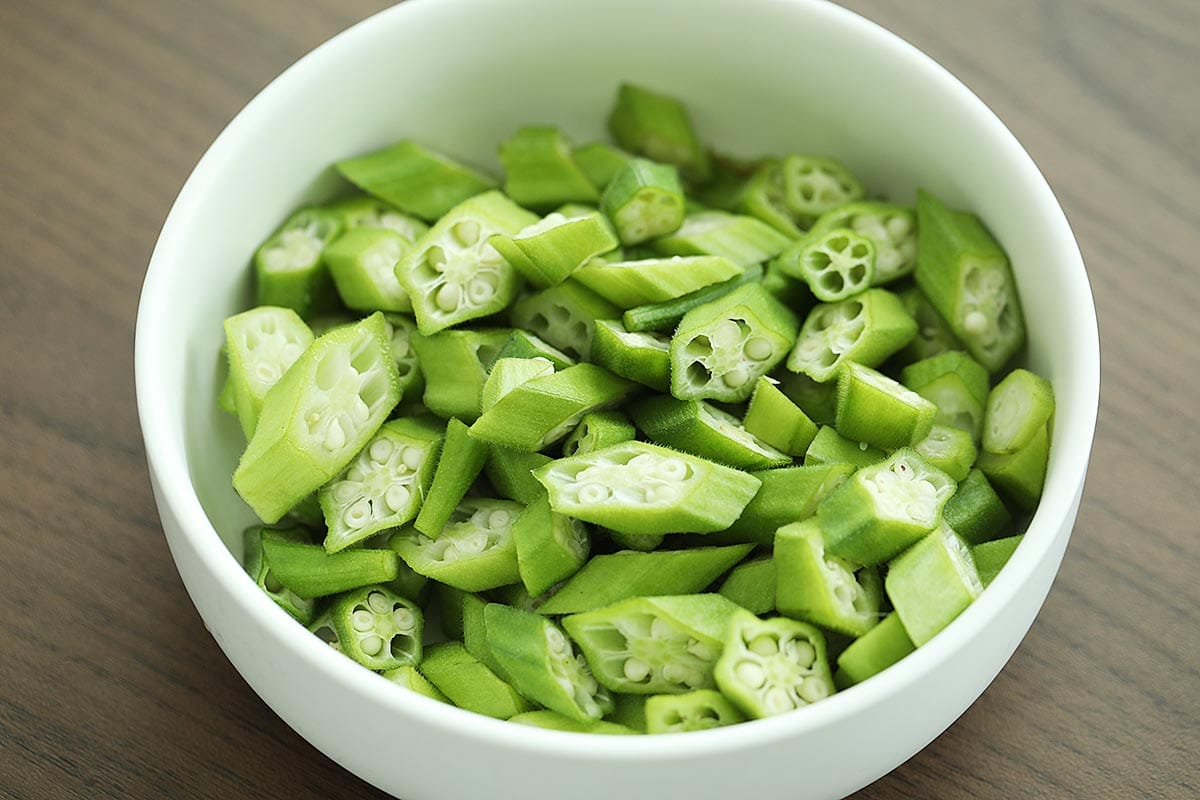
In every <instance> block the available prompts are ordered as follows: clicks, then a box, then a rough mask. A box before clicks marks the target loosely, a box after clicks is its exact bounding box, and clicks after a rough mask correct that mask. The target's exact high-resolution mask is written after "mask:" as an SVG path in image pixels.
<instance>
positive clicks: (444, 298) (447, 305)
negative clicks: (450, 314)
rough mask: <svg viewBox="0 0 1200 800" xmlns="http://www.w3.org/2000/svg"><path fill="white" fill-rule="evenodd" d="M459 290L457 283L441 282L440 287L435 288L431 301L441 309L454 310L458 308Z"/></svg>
mask: <svg viewBox="0 0 1200 800" xmlns="http://www.w3.org/2000/svg"><path fill="white" fill-rule="evenodd" d="M460 295H461V292H460V290H459V287H458V284H455V283H443V284H442V288H440V289H438V290H437V294H436V295H435V296H434V298H433V301H434V302H435V303H436V304H437V307H438V308H440V309H441V310H442V311H455V310H457V309H458V300H459V296H460Z"/></svg>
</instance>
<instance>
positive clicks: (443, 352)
mask: <svg viewBox="0 0 1200 800" xmlns="http://www.w3.org/2000/svg"><path fill="white" fill-rule="evenodd" d="M509 334H510V331H509V330H508V329H507V328H489V329H484V330H449V331H442V332H441V333H435V334H434V335H432V336H424V335H422V334H421V333H419V332H418V333H414V334H413V336H412V339H411V344H412V348H413V350H414V351H415V352H416V354H417V357H418V359H419V361H420V363H421V372H422V374H423V375H424V378H425V393H424V395H423V397H422V400H423V402H424V403H425V406H426V407H427V408H428V409H429V410H430V411H432V412H433V413H434V414H437V415H438V416H439V417H442V418H444V419H449V418H451V417H458V418H459V419H461V420H464V421H467V422H474V421H475V420H476V419H478V418H479V414H480V413H481V403H482V397H483V384H484V382H485V381H486V380H487V375H488V370H490V369H491V368H492V364H493V363H495V361H496V358H497V356H498V355H499V353H500V349H501V348H502V347H503V346H504V343H505V342H506V341H507V340H508V337H509Z"/></svg>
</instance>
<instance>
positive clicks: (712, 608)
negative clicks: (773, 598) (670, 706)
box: [563, 594, 745, 723]
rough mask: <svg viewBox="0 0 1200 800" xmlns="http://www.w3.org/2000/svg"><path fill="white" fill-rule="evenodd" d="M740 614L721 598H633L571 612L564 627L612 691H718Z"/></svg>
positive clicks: (678, 692)
mask: <svg viewBox="0 0 1200 800" xmlns="http://www.w3.org/2000/svg"><path fill="white" fill-rule="evenodd" d="M739 612H740V613H745V612H741V609H739V608H738V607H737V606H736V605H734V604H733V603H731V602H730V601H729V600H727V599H725V598H724V597H722V596H721V595H719V594H689V595H681V596H673V597H634V598H630V599H629V600H625V601H622V602H620V603H617V604H615V605H611V606H608V607H606V608H602V609H598V610H596V611H588V612H585V613H582V614H572V615H571V616H569V617H566V618H564V619H563V627H565V628H566V629H567V632H568V633H570V634H571V637H572V638H573V639H574V640H575V641H576V642H577V643H578V644H579V647H580V649H581V650H583V653H584V655H585V656H587V662H588V664H589V665H590V666H591V668H592V674H593V675H595V677H596V680H597V681H599V682H600V684H601V685H603V686H606V687H607V688H608V689H610V690H611V691H614V692H623V693H626V694H684V693H686V692H689V691H694V690H696V689H712V688H714V686H715V682H714V680H713V666H714V665H715V664H716V661H717V658H718V657H719V656H720V655H721V647H722V643H723V641H724V639H725V632H726V630H727V628H728V627H729V624H730V620H731V619H732V618H733V617H734V616H735V615H736V614H738V613H739ZM648 722H649V717H648V716H647V723H648Z"/></svg>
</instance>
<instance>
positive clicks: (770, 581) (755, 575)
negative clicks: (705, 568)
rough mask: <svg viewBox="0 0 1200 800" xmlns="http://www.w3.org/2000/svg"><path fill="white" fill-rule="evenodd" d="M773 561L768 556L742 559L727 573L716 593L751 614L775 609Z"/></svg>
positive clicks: (767, 612)
mask: <svg viewBox="0 0 1200 800" xmlns="http://www.w3.org/2000/svg"><path fill="white" fill-rule="evenodd" d="M775 578H776V572H775V561H774V559H772V558H770V557H766V558H755V559H751V560H750V561H743V562H742V563H741V564H738V565H737V566H736V567H734V568H733V570H732V571H731V572H730V573H729V577H727V578H726V579H725V581H724V582H723V583H722V584H721V586H720V588H719V589H718V590H717V593H718V594H720V595H722V596H724V597H727V598H729V599H730V600H732V601H733V602H735V603H737V604H738V605H739V606H741V607H742V608H744V609H746V610H747V611H749V612H750V613H751V614H769V613H771V612H772V611H774V610H775Z"/></svg>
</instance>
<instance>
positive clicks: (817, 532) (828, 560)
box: [775, 518, 883, 636]
mask: <svg viewBox="0 0 1200 800" xmlns="http://www.w3.org/2000/svg"><path fill="white" fill-rule="evenodd" d="M775 571H776V575H777V578H776V583H775V586H776V589H775V608H776V609H778V610H779V613H780V614H783V615H784V616H788V617H792V618H793V619H799V620H803V621H805V622H811V623H813V624H814V625H820V626H821V627H822V628H829V629H830V630H835V631H839V632H840V633H844V634H847V635H849V636H862V635H863V634H864V633H866V632H867V631H869V630H870V629H871V628H873V627H874V626H875V624H876V623H877V622H879V603H880V600H881V599H882V598H883V585H882V583H881V582H880V580H879V571H878V570H877V569H876V568H875V567H862V568H861V569H856V568H855V567H854V565H852V564H850V563H847V562H846V561H845V560H843V559H841V558H838V557H837V556H832V555H829V554H828V553H826V552H825V541H824V538H823V537H822V534H821V526H820V524H819V523H818V522H817V520H816V519H815V518H809V519H806V520H804V521H803V522H793V523H792V524H790V525H784V526H783V527H781V528H780V529H779V531H778V532H777V533H776V534H775Z"/></svg>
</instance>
